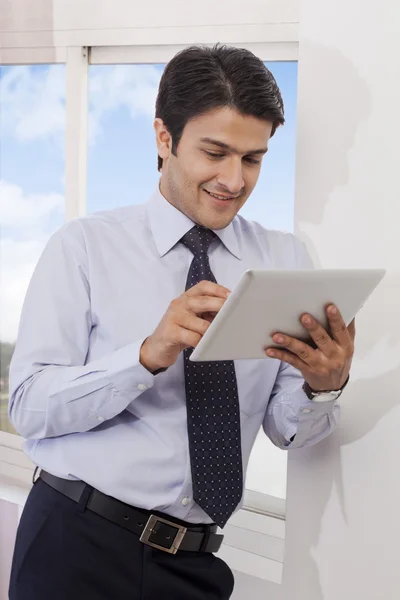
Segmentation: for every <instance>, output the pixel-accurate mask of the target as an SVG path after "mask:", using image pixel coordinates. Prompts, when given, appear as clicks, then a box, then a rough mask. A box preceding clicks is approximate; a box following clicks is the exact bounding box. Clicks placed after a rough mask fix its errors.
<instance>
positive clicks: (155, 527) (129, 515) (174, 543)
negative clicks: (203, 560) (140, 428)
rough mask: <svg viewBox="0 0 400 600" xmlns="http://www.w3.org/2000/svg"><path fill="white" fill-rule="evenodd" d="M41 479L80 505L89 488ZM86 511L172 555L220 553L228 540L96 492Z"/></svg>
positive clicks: (81, 483) (212, 529)
mask: <svg viewBox="0 0 400 600" xmlns="http://www.w3.org/2000/svg"><path fill="white" fill-rule="evenodd" d="M38 479H41V480H42V481H44V483H46V484H47V485H49V486H50V487H52V488H54V489H55V490H57V491H58V492H60V493H61V494H63V495H64V496H67V497H68V498H70V499H71V500H73V501H74V502H79V500H80V498H81V496H82V493H83V491H84V489H85V488H86V486H87V484H86V483H85V482H84V481H71V480H69V479H61V478H60V477H56V476H55V475H51V474H50V473H47V471H41V472H40V475H39V477H38ZM91 489H92V488H91ZM86 508H87V509H88V510H91V511H92V512H94V513H96V514H98V515H100V516H101V517H103V518H105V519H107V520H108V521H111V522H112V523H115V524H116V525H119V526H120V527H123V528H124V529H127V530H128V531H131V532H132V533H134V534H136V535H139V536H140V541H141V542H143V544H146V545H147V546H152V547H153V548H157V549H158V550H162V551H163V552H168V553H169V554H176V553H177V551H178V550H183V551H186V552H187V551H189V552H218V550H219V549H220V547H221V544H222V540H223V539H224V536H223V535H219V534H217V533H216V531H217V529H218V528H217V525H189V524H187V523H186V524H185V525H182V523H179V522H175V521H174V520H173V519H172V518H171V517H169V516H168V515H162V513H159V514H156V513H152V512H151V511H147V510H144V509H139V508H135V507H133V506H130V505H129V504H125V503H124V502H121V501H120V500H117V499H116V498H112V497H111V496H107V495H106V494H103V493H102V492H99V491H98V490H96V489H92V491H91V493H90V496H89V500H88V502H87V504H86ZM160 515H162V516H160Z"/></svg>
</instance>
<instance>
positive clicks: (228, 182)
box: [217, 156, 244, 195]
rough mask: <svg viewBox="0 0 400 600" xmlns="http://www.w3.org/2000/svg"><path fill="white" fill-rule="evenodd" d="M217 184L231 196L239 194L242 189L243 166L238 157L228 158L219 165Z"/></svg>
mask: <svg viewBox="0 0 400 600" xmlns="http://www.w3.org/2000/svg"><path fill="white" fill-rule="evenodd" d="M217 182H218V183H219V185H220V186H221V188H223V189H225V190H226V191H228V192H229V193H231V194H232V195H236V194H239V192H241V191H242V189H243V187H244V179H243V166H242V161H241V159H240V157H236V156H235V157H230V158H229V159H228V160H224V161H223V164H221V165H220V171H219V174H218V177H217Z"/></svg>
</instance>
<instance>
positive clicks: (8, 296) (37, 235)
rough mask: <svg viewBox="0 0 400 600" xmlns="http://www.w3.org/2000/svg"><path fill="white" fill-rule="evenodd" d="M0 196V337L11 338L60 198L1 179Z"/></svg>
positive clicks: (59, 211)
mask: <svg viewBox="0 0 400 600" xmlns="http://www.w3.org/2000/svg"><path fill="white" fill-rule="evenodd" d="M0 197H1V205H0V222H1V224H2V230H1V240H0V285H1V294H0V315H1V320H0V339H1V340H2V341H6V342H14V341H15V339H16V336H17V331H18V323H19V319H20V313H21V309H22V304H23V301H24V298H25V294H26V290H27V288H28V284H29V281H30V278H31V276H32V273H33V270H34V268H35V266H36V264H37V262H38V260H39V258H40V255H41V253H42V252H43V249H44V247H45V245H46V243H47V241H48V239H49V237H50V235H51V234H52V233H53V229H54V226H53V229H52V227H51V220H52V219H53V220H54V219H55V220H57V221H59V222H62V220H63V215H64V198H63V196H61V195H60V194H48V195H38V194H24V192H23V190H22V189H21V188H20V187H19V186H17V185H15V184H11V183H8V182H6V181H1V180H0Z"/></svg>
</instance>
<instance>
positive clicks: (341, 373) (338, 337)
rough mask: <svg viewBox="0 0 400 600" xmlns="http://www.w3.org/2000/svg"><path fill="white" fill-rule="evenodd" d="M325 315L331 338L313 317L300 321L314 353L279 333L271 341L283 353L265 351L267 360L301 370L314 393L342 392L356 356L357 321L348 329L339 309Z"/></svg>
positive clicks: (301, 343) (309, 347) (298, 341)
mask: <svg viewBox="0 0 400 600" xmlns="http://www.w3.org/2000/svg"><path fill="white" fill-rule="evenodd" d="M326 314H327V317H328V321H329V326H330V331H331V335H329V334H328V333H327V332H326V331H325V329H324V328H323V327H322V325H320V323H318V321H317V320H316V319H314V318H313V317H312V316H311V315H308V314H305V315H303V316H302V318H301V322H302V324H303V325H304V327H305V328H306V329H307V330H308V332H309V334H310V337H311V338H312V339H313V341H314V342H315V344H316V348H315V349H314V348H312V347H311V346H309V345H308V344H306V343H304V342H301V341H300V340H298V339H296V338H292V337H289V336H287V335H285V334H284V333H276V334H275V335H274V336H273V338H272V339H273V340H274V342H275V343H276V344H277V345H279V346H281V347H282V350H280V349H277V348H268V349H266V354H267V356H271V357H273V358H277V359H278V360H282V361H284V362H286V363H289V364H290V365H292V366H293V367H295V368H296V369H298V370H299V371H300V372H301V374H302V375H303V377H304V380H305V381H306V382H307V383H308V385H309V386H310V388H311V389H312V390H314V391H315V392H319V391H332V390H339V389H341V387H342V386H343V385H344V384H345V382H346V380H347V378H348V376H349V372H350V367H351V362H352V359H353V354H354V338H355V335H356V330H355V322H354V319H353V321H352V322H351V323H350V325H349V326H348V327H346V324H345V322H344V321H343V318H342V316H341V314H340V312H339V310H338V308H337V307H336V306H334V305H332V304H331V305H330V306H328V308H327V310H326Z"/></svg>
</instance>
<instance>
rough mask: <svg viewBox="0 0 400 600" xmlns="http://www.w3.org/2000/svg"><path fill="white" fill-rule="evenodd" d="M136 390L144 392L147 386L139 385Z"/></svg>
mask: <svg viewBox="0 0 400 600" xmlns="http://www.w3.org/2000/svg"><path fill="white" fill-rule="evenodd" d="M138 390H140V391H141V392H144V390H147V385H146V384H145V383H139V385H138Z"/></svg>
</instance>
